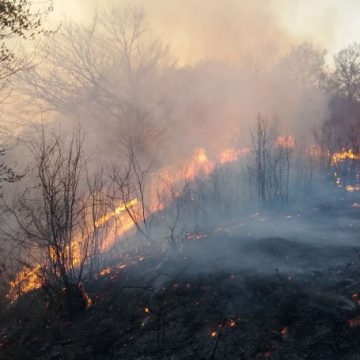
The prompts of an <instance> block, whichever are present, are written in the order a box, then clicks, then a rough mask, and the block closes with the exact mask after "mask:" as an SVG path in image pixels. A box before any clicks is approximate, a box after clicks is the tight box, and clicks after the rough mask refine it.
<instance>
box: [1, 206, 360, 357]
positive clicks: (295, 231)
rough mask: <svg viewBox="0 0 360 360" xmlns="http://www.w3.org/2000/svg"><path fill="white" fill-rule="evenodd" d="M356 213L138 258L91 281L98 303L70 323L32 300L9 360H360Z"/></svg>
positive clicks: (209, 236) (224, 236) (15, 316)
mask: <svg viewBox="0 0 360 360" xmlns="http://www.w3.org/2000/svg"><path fill="white" fill-rule="evenodd" d="M344 211H345V210H344ZM358 211H359V209H356V208H354V209H353V210H349V209H346V217H342V218H341V219H340V216H335V215H336V214H335V211H334V210H332V209H329V208H326V209H323V210H314V212H313V213H312V214H309V215H308V218H307V220H306V221H307V222H308V229H311V230H308V231H305V230H304V228H301V227H300V228H299V227H298V226H297V225H298V217H297V216H296V215H294V216H287V217H285V218H283V219H282V220H281V221H277V224H275V225H274V226H273V228H271V227H265V225H264V224H265V223H267V222H272V223H274V221H275V220H274V219H271V218H266V217H263V218H262V217H261V216H260V215H259V216H258V215H256V216H253V217H252V218H251V219H252V220H251V221H248V222H244V224H233V226H226V227H222V228H217V229H215V230H214V231H212V232H209V233H200V234H193V235H189V236H188V238H187V240H185V241H184V244H183V246H182V248H181V250H173V251H169V250H168V251H166V252H162V253H161V252H160V251H156V250H155V249H152V250H151V252H150V250H148V251H147V252H145V253H144V252H141V253H132V254H129V255H128V256H125V257H123V259H122V260H121V261H120V262H118V261H117V262H115V263H114V264H113V265H112V266H110V267H109V268H108V269H106V271H104V272H103V274H102V275H99V277H98V279H97V280H95V281H92V282H90V283H87V284H86V290H87V292H88V293H89V295H90V297H91V298H92V300H93V304H92V306H90V307H89V308H88V309H86V310H84V311H79V312H78V313H77V314H75V315H73V316H72V317H71V318H69V317H65V316H61V315H59V314H56V313H54V312H53V311H50V310H45V309H44V307H43V306H41V305H42V304H43V303H42V302H41V300H40V299H41V292H38V293H32V294H28V295H26V296H23V297H22V298H21V299H20V300H19V301H18V302H17V303H16V304H13V305H11V306H10V307H9V308H8V309H7V310H6V311H5V312H4V313H3V314H2V315H1V345H0V346H1V347H0V358H1V359H54V360H55V359H58V360H60V359H64V360H65V359H66V360H68V359H69V360H71V359H73V360H75V359H76V360H80V359H84V360H85V359H97V360H98V359H99V360H100V359H142V360H147V359H149V360H150V359H169V360H170V359H173V360H176V359H184V360H185V359H189V360H190V359H207V360H210V359H244V360H255V359H273V360H280V359H281V360H284V359H286V360H299V359H307V360H308V359H309V360H320V359H324V360H325V359H326V360H336V359H341V360H355V359H359V358H360V255H359V254H360V253H359V251H358V248H357V246H356V244H357V243H356V239H357V226H358V223H357V222H358V220H357V219H358V218H357V214H358ZM329 213H333V215H334V216H330V214H329ZM314 214H317V215H314ZM349 214H350V215H349ZM325 215H326V216H325ZM338 215H339V213H338ZM325 219H327V221H325ZM329 219H336V221H334V220H329ZM339 219H340V220H339ZM250 222H252V224H250ZM254 224H255V226H254ZM284 224H288V225H286V226H287V232H288V234H289V236H288V237H284V236H283V233H285V231H284V227H286V226H285V225H284ZM319 224H320V225H319ZM280 225H283V226H282V227H281V230H280V228H279V231H278V233H279V234H281V236H273V234H274V233H276V227H277V226H280ZM350 225H351V226H350ZM265 228H266V230H264V229H265ZM321 228H324V229H323V231H320V230H321ZM269 229H270V230H269ZM263 230H264V231H268V232H269V235H268V236H266V234H264V233H262V231H263ZM301 234H302V235H303V238H301ZM327 236H329V238H327ZM359 248H360V241H359ZM125 265H126V266H125ZM358 293H359V294H358Z"/></svg>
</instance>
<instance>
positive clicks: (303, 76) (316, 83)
mask: <svg viewBox="0 0 360 360" xmlns="http://www.w3.org/2000/svg"><path fill="white" fill-rule="evenodd" d="M325 55H326V51H325V50H321V49H317V48H315V47H314V46H313V45H312V44H311V43H307V42H305V43H302V44H300V45H298V46H295V47H293V48H292V49H291V50H290V52H289V53H288V54H287V55H286V56H285V58H284V59H283V60H282V62H281V65H282V66H283V67H284V69H285V71H286V72H287V73H288V74H289V76H290V78H291V79H292V80H293V81H294V82H295V83H296V84H298V85H299V86H300V87H301V88H303V89H307V88H312V87H316V88H318V87H320V86H321V85H322V83H323V81H324V78H325V72H324V67H325Z"/></svg>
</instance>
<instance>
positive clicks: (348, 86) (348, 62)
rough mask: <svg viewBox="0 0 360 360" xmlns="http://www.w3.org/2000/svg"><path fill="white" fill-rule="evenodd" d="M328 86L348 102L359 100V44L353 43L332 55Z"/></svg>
mask: <svg viewBox="0 0 360 360" xmlns="http://www.w3.org/2000/svg"><path fill="white" fill-rule="evenodd" d="M329 86H330V89H331V90H332V91H334V92H335V94H337V95H339V96H342V97H344V98H346V99H347V100H348V101H349V102H352V101H358V100H360V44H359V43H353V44H351V45H349V46H348V47H346V48H345V49H342V50H340V51H339V52H338V53H337V54H336V55H335V56H334V70H333V71H332V72H331V73H330V77H329Z"/></svg>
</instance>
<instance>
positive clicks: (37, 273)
mask: <svg viewBox="0 0 360 360" xmlns="http://www.w3.org/2000/svg"><path fill="white" fill-rule="evenodd" d="M284 139H285V138H284ZM286 139H288V138H286ZM286 141H287V144H290V143H291V141H290V140H289V139H288V140H286ZM293 142H294V140H293ZM281 144H285V143H284V142H281ZM281 146H282V145H281ZM249 151H250V150H249V148H243V149H232V148H229V149H226V150H224V151H222V152H220V153H219V155H218V156H217V157H216V160H215V161H212V160H210V159H209V158H208V155H207V153H206V150H205V149H204V148H197V149H195V151H194V153H193V155H192V157H191V159H190V161H187V162H185V165H184V166H183V170H182V171H176V170H174V171H171V169H170V168H168V169H164V170H163V171H162V173H161V174H160V175H161V176H160V177H161V178H162V179H166V182H167V183H166V186H163V185H161V184H159V182H157V181H155V182H154V183H153V184H152V186H151V188H153V189H152V190H151V191H150V193H151V195H150V198H151V201H150V206H149V209H150V214H153V213H156V212H157V211H159V210H162V209H163V208H165V207H166V206H167V204H168V203H166V201H162V202H160V201H159V197H158V195H159V192H160V193H162V192H163V193H165V192H166V190H167V189H168V188H169V187H170V186H171V185H176V184H177V183H181V181H183V180H186V181H194V180H195V179H196V178H197V177H198V176H208V175H210V174H211V173H212V172H213V171H214V169H215V166H216V165H217V164H220V165H223V164H226V163H230V162H235V161H237V160H238V159H239V157H240V156H245V155H247V154H248V153H249ZM154 190H156V191H154ZM154 192H156V196H154V194H153V193H154ZM170 200H171V199H170ZM170 200H169V201H170ZM140 206H141V204H140V203H139V201H138V199H136V198H134V199H132V200H130V201H129V202H127V203H122V204H119V205H118V206H117V207H116V208H115V209H114V210H112V211H109V212H107V213H106V214H104V215H103V216H101V217H99V218H98V219H97V220H96V222H95V229H98V228H101V227H103V226H105V225H109V226H110V231H109V233H108V235H107V238H106V239H105V240H104V241H103V243H102V246H101V249H100V250H101V252H105V251H107V250H108V249H109V248H111V246H112V245H113V244H114V243H115V241H116V240H117V239H119V237H121V236H123V235H124V234H126V233H127V232H129V231H130V230H132V229H133V228H134V226H135V224H134V221H133V219H131V217H130V216H129V214H128V212H127V210H128V209H130V208H131V209H132V211H134V213H139V214H140V213H141V208H140ZM150 214H148V215H150ZM141 217H142V215H139V218H141ZM95 229H88V230H87V233H86V234H85V236H92V235H93V232H94V230H95ZM197 236H198V237H197V239H200V238H203V237H206V236H207V234H204V235H203V234H202V235H197ZM83 238H84V234H78V235H76V236H75V237H74V239H73V241H72V242H71V244H70V245H69V249H68V251H69V254H70V253H71V254H72V259H73V265H74V267H76V266H78V265H79V264H80V263H81V251H82V239H83ZM50 256H52V255H51V254H50ZM124 266H126V265H124ZM42 267H43V266H42V265H41V264H35V266H34V267H33V268H31V269H30V268H24V269H23V270H21V271H20V272H19V273H18V274H17V276H16V278H15V280H14V281H12V282H10V292H9V294H8V297H9V299H10V300H11V301H15V300H16V299H17V298H18V297H19V295H20V294H23V293H27V292H29V291H32V290H35V289H38V288H40V287H41V286H42V285H43V284H42V277H41V270H42ZM110 272H111V269H110V268H105V269H104V270H102V271H101V272H100V276H105V275H108V274H109V273H110Z"/></svg>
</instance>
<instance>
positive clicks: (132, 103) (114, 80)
mask: <svg viewBox="0 0 360 360" xmlns="http://www.w3.org/2000/svg"><path fill="white" fill-rule="evenodd" d="M43 57H44V61H43V62H42V64H41V66H39V67H36V68H34V69H32V70H31V71H29V72H27V73H24V74H23V86H24V92H25V93H26V94H27V95H28V96H30V97H31V98H32V99H35V100H36V102H37V103H38V104H39V105H40V106H41V109H42V110H44V109H45V110H49V111H56V112H60V113H62V114H65V115H67V116H69V115H70V116H73V114H74V113H75V114H78V115H79V117H80V121H81V120H82V118H83V116H84V119H85V118H86V122H87V124H89V123H91V124H92V125H93V126H95V128H96V129H98V130H99V131H100V133H101V134H102V136H103V137H105V138H107V140H108V139H110V141H111V144H113V145H114V146H119V145H122V146H123V149H126V148H127V147H128V145H129V141H130V143H131V144H132V145H133V146H135V144H138V145H136V146H137V147H138V150H142V151H143V153H149V149H151V148H152V147H153V145H154V141H157V140H159V138H161V136H162V135H163V132H164V127H165V121H166V115H165V109H163V111H162V107H161V106H159V104H160V103H164V99H165V98H166V96H167V95H166V92H163V93H160V92H159V93H157V94H154V92H153V91H152V86H153V84H154V82H157V83H159V82H162V81H163V75H162V74H163V71H164V69H165V68H166V67H169V66H171V63H170V62H169V61H168V59H169V57H168V51H167V48H166V47H164V46H163V45H162V44H161V42H160V41H159V40H158V39H157V38H154V37H153V36H152V35H151V31H150V30H149V29H148V28H147V27H146V22H145V15H144V12H143V10H142V9H139V8H136V7H133V6H131V7H126V8H118V7H112V8H111V9H109V10H108V11H105V12H102V13H100V14H99V15H97V16H96V17H95V18H94V21H93V22H92V24H91V25H89V26H80V25H76V24H74V23H69V24H65V25H64V26H63V27H62V28H61V31H59V33H57V34H56V36H54V37H53V39H51V41H49V43H48V44H47V47H45V49H44V50H43ZM161 88H165V86H160V85H159V89H161ZM82 115H83V116H82ZM123 149H119V150H120V151H121V150H123Z"/></svg>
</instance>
